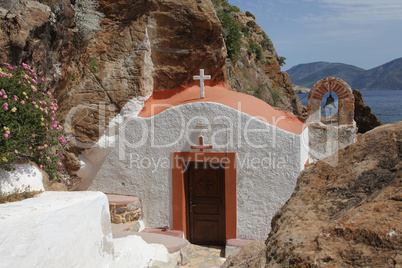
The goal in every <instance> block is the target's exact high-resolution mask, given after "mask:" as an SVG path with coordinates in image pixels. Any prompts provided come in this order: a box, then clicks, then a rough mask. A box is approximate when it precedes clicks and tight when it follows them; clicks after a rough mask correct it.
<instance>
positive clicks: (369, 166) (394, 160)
mask: <svg viewBox="0 0 402 268" xmlns="http://www.w3.org/2000/svg"><path fill="white" fill-rule="evenodd" d="M334 160H338V164H337V165H336V166H335V165H330V163H332V164H334V163H335V162H334ZM401 215H402V122H399V123H395V124H392V125H384V126H380V127H377V128H375V129H374V130H371V131H369V132H367V133H365V134H363V135H362V136H361V137H360V139H359V140H358V142H357V143H355V144H352V145H350V146H348V147H346V148H344V149H342V150H340V151H339V152H338V154H337V155H335V158H332V159H329V158H328V159H325V160H321V161H318V162H317V163H316V164H314V165H310V166H308V167H307V168H306V169H305V170H304V171H303V172H302V173H301V175H300V176H299V178H298V181H297V185H296V189H295V192H294V193H293V195H292V196H291V198H290V199H289V200H288V202H287V203H286V204H285V205H284V206H283V207H282V208H281V209H280V211H279V212H278V213H277V214H276V215H275V217H274V219H273V221H272V223H271V226H272V229H271V233H270V234H269V237H268V239H267V240H266V245H267V248H266V260H265V261H266V267H400V266H401V265H402V254H401V252H402V235H401V233H402V223H401ZM267 224H268V223H267ZM260 250H261V248H260ZM242 254H244V253H242ZM233 260H234V258H232V259H231V261H233ZM259 262H261V260H259ZM233 265H234V266H236V263H233Z"/></svg>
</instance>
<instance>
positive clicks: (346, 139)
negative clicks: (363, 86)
mask: <svg viewBox="0 0 402 268" xmlns="http://www.w3.org/2000/svg"><path fill="white" fill-rule="evenodd" d="M327 92H330V95H329V96H328V97H327V99H326V103H325V105H322V102H323V98H324V99H325V96H326V94H327ZM335 94H336V96H337V97H338V103H336V102H335V99H334V98H333V97H332V95H335ZM354 103H355V99H354V96H353V93H352V89H351V88H350V86H349V85H348V84H347V83H346V82H345V81H343V80H342V79H340V78H336V77H327V78H324V79H322V80H320V81H318V82H317V83H316V84H315V85H314V86H313V88H312V89H311V91H310V94H309V96H308V101H307V125H308V127H309V162H310V163H312V162H316V161H318V160H320V159H323V158H326V157H328V156H330V155H332V154H334V153H335V152H336V151H338V150H339V149H342V148H344V147H346V146H347V145H349V144H351V143H354V142H355V141H356V131H357V129H356V123H355V121H354V110H355V106H354ZM328 107H329V108H332V109H335V110H336V109H337V113H336V114H334V115H330V116H329V117H325V116H324V115H323V113H322V112H323V109H324V108H328Z"/></svg>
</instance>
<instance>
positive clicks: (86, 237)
mask: <svg viewBox="0 0 402 268" xmlns="http://www.w3.org/2000/svg"><path fill="white" fill-rule="evenodd" d="M0 230H1V232H0V259H1V261H0V267H7V268H9V267H110V266H112V263H113V253H114V252H113V251H114V246H113V238H112V230H111V224H110V213H109V207H108V200H107V198H106V195H104V194H103V193H101V192H44V193H42V194H40V195H38V196H36V197H34V198H30V199H26V200H23V201H20V202H13V203H7V204H1V205H0Z"/></svg>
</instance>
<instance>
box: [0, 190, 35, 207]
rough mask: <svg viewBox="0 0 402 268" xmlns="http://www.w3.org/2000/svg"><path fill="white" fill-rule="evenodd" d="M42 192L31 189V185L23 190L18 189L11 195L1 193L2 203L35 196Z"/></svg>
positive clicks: (0, 202) (0, 201) (0, 199)
mask: <svg viewBox="0 0 402 268" xmlns="http://www.w3.org/2000/svg"><path fill="white" fill-rule="evenodd" d="M40 193H42V191H31V190H30V189H29V187H25V189H23V190H16V191H15V192H14V193H12V194H9V195H2V194H0V204H4V203H8V202H17V201H21V200H24V199H27V198H31V197H34V196H35V195H38V194H40Z"/></svg>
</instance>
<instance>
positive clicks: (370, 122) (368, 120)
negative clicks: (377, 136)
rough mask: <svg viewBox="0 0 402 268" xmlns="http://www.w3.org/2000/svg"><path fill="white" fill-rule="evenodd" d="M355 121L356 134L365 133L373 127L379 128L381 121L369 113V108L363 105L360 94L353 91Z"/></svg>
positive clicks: (357, 91)
mask: <svg viewBox="0 0 402 268" xmlns="http://www.w3.org/2000/svg"><path fill="white" fill-rule="evenodd" d="M353 95H354V96H355V121H356V124H357V128H358V133H366V132H367V131H369V130H372V129H373V128H375V127H378V126H380V125H381V124H382V123H381V120H380V119H378V118H377V116H376V115H375V114H374V113H373V112H372V111H371V109H370V107H369V106H367V105H366V104H364V100H363V95H362V93H361V92H360V91H359V90H357V89H355V90H353Z"/></svg>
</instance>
